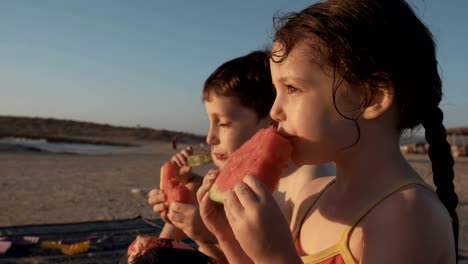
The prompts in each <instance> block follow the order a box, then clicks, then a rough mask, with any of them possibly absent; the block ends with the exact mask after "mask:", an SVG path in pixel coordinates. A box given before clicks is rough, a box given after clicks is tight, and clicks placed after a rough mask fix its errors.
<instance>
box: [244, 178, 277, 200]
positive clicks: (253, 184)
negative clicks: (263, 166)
mask: <svg viewBox="0 0 468 264" xmlns="http://www.w3.org/2000/svg"><path fill="white" fill-rule="evenodd" d="M242 182H243V183H245V184H246V185H247V186H248V187H250V189H251V190H252V192H253V193H254V194H255V195H256V197H257V199H258V200H259V201H261V200H263V199H264V198H265V197H267V196H268V195H269V193H270V192H269V191H268V189H267V188H266V187H265V185H264V184H263V182H261V181H260V179H259V178H258V177H256V176H253V175H247V176H245V177H244V179H243V180H242Z"/></svg>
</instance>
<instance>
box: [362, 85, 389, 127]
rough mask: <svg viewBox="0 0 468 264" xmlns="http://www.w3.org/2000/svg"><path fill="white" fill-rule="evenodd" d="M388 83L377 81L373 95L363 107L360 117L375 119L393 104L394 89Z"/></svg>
mask: <svg viewBox="0 0 468 264" xmlns="http://www.w3.org/2000/svg"><path fill="white" fill-rule="evenodd" d="M389 85H391V84H390V83H378V84H377V86H376V87H378V88H374V89H376V92H375V96H374V98H373V99H372V101H371V102H370V103H369V105H368V106H367V107H365V108H364V110H363V112H362V114H361V118H363V119H367V120H369V119H376V118H378V117H380V116H382V115H383V114H384V113H386V112H387V111H388V110H389V109H390V107H391V106H392V104H393V101H394V98H395V97H394V92H393V91H394V90H393V87H389ZM386 86H387V87H386Z"/></svg>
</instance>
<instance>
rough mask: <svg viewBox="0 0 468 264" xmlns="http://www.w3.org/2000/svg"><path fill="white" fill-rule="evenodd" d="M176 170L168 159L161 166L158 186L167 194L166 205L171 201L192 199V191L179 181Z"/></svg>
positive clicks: (184, 201)
mask: <svg viewBox="0 0 468 264" xmlns="http://www.w3.org/2000/svg"><path fill="white" fill-rule="evenodd" d="M177 171H178V169H177V166H176V165H174V164H173V163H172V162H170V161H167V162H166V163H164V165H163V166H162V167H161V175H160V182H159V188H160V189H161V190H162V191H163V192H164V193H165V194H166V196H167V200H166V204H167V205H170V204H171V203H172V202H173V201H176V202H181V203H189V202H192V200H193V197H192V192H191V191H190V190H189V189H188V188H187V187H186V186H184V185H183V184H182V183H180V180H179V177H178V176H177Z"/></svg>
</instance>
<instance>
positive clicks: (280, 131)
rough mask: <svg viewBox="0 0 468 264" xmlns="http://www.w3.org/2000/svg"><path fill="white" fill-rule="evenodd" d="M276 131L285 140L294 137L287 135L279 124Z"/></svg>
mask: <svg viewBox="0 0 468 264" xmlns="http://www.w3.org/2000/svg"><path fill="white" fill-rule="evenodd" d="M278 133H279V134H280V135H281V136H283V137H284V138H286V139H287V140H292V139H293V138H294V136H291V135H289V134H288V133H287V132H286V131H285V130H284V129H283V128H282V127H281V126H279V127H278Z"/></svg>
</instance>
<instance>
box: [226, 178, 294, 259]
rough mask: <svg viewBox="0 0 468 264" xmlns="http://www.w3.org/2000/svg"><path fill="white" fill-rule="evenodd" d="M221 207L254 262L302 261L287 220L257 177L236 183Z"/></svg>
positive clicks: (237, 237)
mask: <svg viewBox="0 0 468 264" xmlns="http://www.w3.org/2000/svg"><path fill="white" fill-rule="evenodd" d="M224 209H225V211H226V216H227V219H228V220H229V224H230V226H231V228H232V230H233V232H234V235H235V237H236V239H237V240H238V241H239V244H240V245H241V247H242V249H243V250H244V251H245V253H246V254H247V255H248V256H249V257H250V258H251V259H252V260H253V262H254V263H302V262H301V260H300V258H299V256H298V255H297V253H296V249H295V246H294V243H293V239H292V235H291V231H290V229H289V226H288V223H287V221H286V219H285V218H284V216H283V214H282V212H281V210H280V209H279V207H278V204H277V203H276V201H275V200H274V199H273V196H272V195H271V194H270V192H269V191H268V190H267V189H266V187H265V186H264V185H263V183H262V182H261V181H260V180H259V179H258V178H257V177H254V176H251V175H249V176H246V177H245V178H244V180H243V182H240V183H238V184H236V185H235V186H234V188H233V190H232V191H231V192H230V193H229V194H228V196H227V198H226V200H225V201H224ZM283 261H284V262H283Z"/></svg>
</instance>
